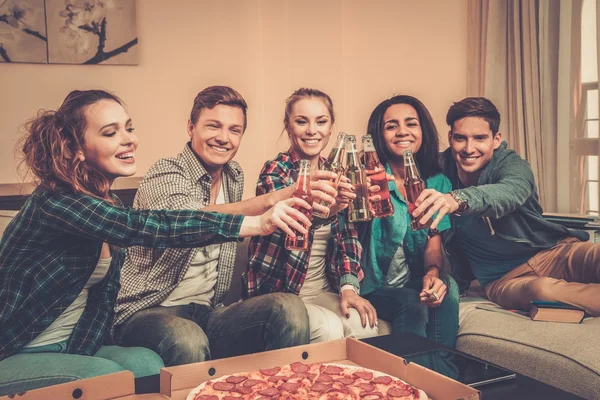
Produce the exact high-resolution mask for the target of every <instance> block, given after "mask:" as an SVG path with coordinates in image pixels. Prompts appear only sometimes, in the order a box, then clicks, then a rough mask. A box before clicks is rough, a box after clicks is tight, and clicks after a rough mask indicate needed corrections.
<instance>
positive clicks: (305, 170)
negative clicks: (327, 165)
mask: <svg viewBox="0 0 600 400" xmlns="http://www.w3.org/2000/svg"><path fill="white" fill-rule="evenodd" d="M293 196H294V197H297V198H299V199H302V200H304V201H306V202H307V203H308V204H310V206H311V207H312V204H313V198H312V195H311V193H310V161H308V160H300V173H299V174H298V182H297V183H296V190H294V194H293ZM294 208H296V209H297V210H298V211H300V212H301V213H302V214H304V215H306V216H307V217H308V219H310V220H312V213H311V210H307V209H306V208H304V207H294ZM305 228H307V227H306V226H305ZM294 233H295V234H296V237H291V236H289V235H287V236H286V238H285V248H286V249H288V250H297V251H306V250H308V245H309V243H308V233H307V234H303V233H301V232H298V231H295V232H294Z"/></svg>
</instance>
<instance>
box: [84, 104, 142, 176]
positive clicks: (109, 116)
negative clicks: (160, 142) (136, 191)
mask: <svg viewBox="0 0 600 400" xmlns="http://www.w3.org/2000/svg"><path fill="white" fill-rule="evenodd" d="M85 119H86V125H87V126H86V130H85V133H84V144H83V154H80V156H79V157H80V159H82V160H83V162H84V163H87V164H89V165H91V166H92V167H94V168H95V169H97V170H98V171H100V172H101V173H102V174H104V175H105V176H106V178H107V179H108V180H109V183H111V184H112V182H113V181H114V180H115V179H116V178H118V177H121V176H131V175H133V174H135V172H136V170H137V167H136V165H135V150H136V149H137V146H138V140H137V136H136V134H135V133H133V126H132V123H131V118H129V115H127V112H125V109H124V108H123V106H121V105H120V104H119V103H117V102H115V101H112V100H101V101H99V102H97V103H95V104H92V105H90V106H88V107H87V109H86V110H85Z"/></svg>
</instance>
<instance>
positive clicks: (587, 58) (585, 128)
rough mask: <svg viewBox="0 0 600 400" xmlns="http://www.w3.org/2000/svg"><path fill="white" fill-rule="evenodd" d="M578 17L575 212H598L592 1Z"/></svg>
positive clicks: (599, 174)
mask: <svg viewBox="0 0 600 400" xmlns="http://www.w3.org/2000/svg"><path fill="white" fill-rule="evenodd" d="M581 14H582V17H581V101H582V104H581V109H582V110H583V115H582V118H581V119H580V121H581V122H580V125H579V129H578V132H577V139H583V140H582V141H581V143H583V144H584V146H583V148H584V149H582V152H581V153H580V154H581V155H582V156H583V157H582V161H581V163H580V165H578V169H579V172H580V173H581V175H580V176H582V177H583V180H582V182H581V200H580V202H579V203H580V204H579V205H578V206H577V208H578V210H577V211H578V212H581V213H585V214H592V215H600V183H599V178H600V160H599V158H600V157H599V154H600V135H599V132H600V129H599V124H598V114H599V110H600V108H599V107H600V104H599V103H598V55H597V45H596V40H597V39H596V0H583V9H582V13H581Z"/></svg>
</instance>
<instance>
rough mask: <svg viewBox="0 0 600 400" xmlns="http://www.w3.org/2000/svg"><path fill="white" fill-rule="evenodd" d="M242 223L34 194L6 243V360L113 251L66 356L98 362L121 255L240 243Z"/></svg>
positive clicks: (1, 328) (2, 275) (2, 271)
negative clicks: (107, 250) (128, 250)
mask: <svg viewBox="0 0 600 400" xmlns="http://www.w3.org/2000/svg"><path fill="white" fill-rule="evenodd" d="M242 220H243V217H241V216H231V215H222V214H217V213H202V212H197V211H196V212H194V211H187V210H186V211H170V212H169V211H134V210H131V209H125V208H120V207H116V206H113V205H111V204H110V203H108V202H106V201H102V200H99V199H96V198H94V197H91V196H87V195H84V194H78V193H74V194H59V193H55V192H51V191H48V190H45V189H42V188H38V189H36V190H35V191H34V192H33V193H32V194H31V196H29V198H28V200H27V202H26V203H25V205H24V206H23V208H22V209H21V210H20V212H19V213H18V214H17V215H16V216H15V218H14V219H13V220H12V221H11V222H10V224H9V225H8V226H7V228H6V230H5V232H4V236H3V237H2V240H1V241H0V360H1V359H4V358H6V357H8V356H10V355H12V354H14V353H16V352H18V351H19V350H20V349H21V348H22V347H23V346H24V345H25V344H27V343H29V342H30V341H31V340H32V339H33V338H35V337H36V336H37V335H39V334H40V333H41V332H42V331H43V330H44V329H46V328H47V327H48V326H49V325H50V324H51V323H52V322H53V321H54V320H55V319H56V318H58V316H59V315H60V314H61V313H62V312H63V311H64V310H65V309H66V308H67V307H68V306H69V305H70V304H71V303H72V302H73V301H74V300H75V298H76V297H77V296H78V295H79V293H80V292H81V290H82V289H83V287H84V285H85V283H86V282H87V281H88V279H89V278H90V276H91V274H92V272H93V271H94V269H95V267H96V265H97V263H98V258H99V257H100V250H101V248H102V243H103V242H107V243H109V244H110V245H111V251H112V257H113V258H112V262H111V266H110V268H109V271H108V273H107V276H106V277H105V278H104V279H103V280H102V282H100V283H99V284H97V285H95V286H93V287H92V288H90V290H89V297H88V301H87V304H86V307H85V310H84V312H83V315H82V316H81V318H80V319H79V321H78V322H77V325H76V326H75V328H74V330H73V333H72V334H71V337H70V338H69V342H68V347H67V352H68V353H72V354H83V355H93V354H94V353H95V352H96V351H97V350H98V348H100V346H101V345H102V344H103V343H104V342H105V341H106V340H107V339H109V338H110V329H111V325H112V321H113V317H114V304H115V300H116V296H117V292H118V290H119V272H120V269H121V265H122V263H123V259H124V254H123V253H124V250H121V249H120V248H121V247H128V246H133V245H139V246H148V247H158V248H168V247H190V246H194V247H196V246H202V245H205V244H208V243H213V242H219V241H227V240H232V239H234V238H236V237H237V235H238V234H239V230H240V227H241V223H242Z"/></svg>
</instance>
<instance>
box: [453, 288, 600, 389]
mask: <svg viewBox="0 0 600 400" xmlns="http://www.w3.org/2000/svg"><path fill="white" fill-rule="evenodd" d="M459 321H460V328H459V333H458V338H457V348H458V349H459V350H461V351H464V352H465V353H468V354H472V355H474V356H476V357H479V358H482V359H484V360H487V361H489V362H491V363H494V364H498V365H501V366H503V367H506V368H508V369H511V370H513V371H515V372H518V373H520V374H523V375H526V376H529V377H531V378H534V379H536V380H539V381H542V382H544V383H547V384H550V385H552V386H555V387H558V388H561V389H563V390H566V391H568V392H571V393H574V394H577V395H579V396H582V397H584V398H587V399H600V391H598V387H600V352H599V351H598V349H599V348H600V335H599V334H598V332H600V318H587V319H585V320H584V321H583V322H582V323H581V324H568V323H553V322H541V321H532V320H531V319H530V318H529V317H528V316H523V315H520V314H516V313H513V312H511V311H507V310H504V309H502V308H501V307H500V306H498V305H496V304H495V303H492V302H491V301H489V300H487V299H484V298H481V297H471V296H469V297H466V298H463V299H461V304H460V315H459Z"/></svg>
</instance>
